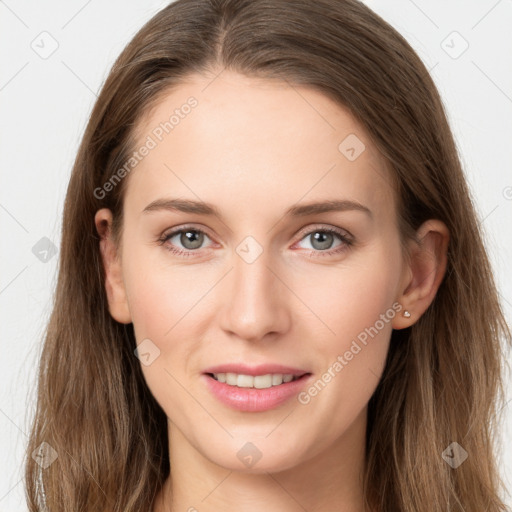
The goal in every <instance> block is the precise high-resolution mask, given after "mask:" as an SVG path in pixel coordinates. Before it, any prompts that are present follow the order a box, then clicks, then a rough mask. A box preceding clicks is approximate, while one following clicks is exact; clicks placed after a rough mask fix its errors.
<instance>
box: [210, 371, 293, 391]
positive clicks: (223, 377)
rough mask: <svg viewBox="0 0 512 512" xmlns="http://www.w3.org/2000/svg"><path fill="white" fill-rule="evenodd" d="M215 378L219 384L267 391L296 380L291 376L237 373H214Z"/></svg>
mask: <svg viewBox="0 0 512 512" xmlns="http://www.w3.org/2000/svg"><path fill="white" fill-rule="evenodd" d="M213 377H214V379H215V380H218V381H219V382H225V383H226V384H229V385H230V386H238V387H239V388H256V389H265V388H271V387H272V386H279V385H281V384H282V383H283V382H285V383H286V382H291V381H292V380H296V377H294V376H293V375H291V374H282V373H274V374H271V373H268V374H267V375H257V376H256V377H254V376H252V375H241V374H237V373H214V374H213Z"/></svg>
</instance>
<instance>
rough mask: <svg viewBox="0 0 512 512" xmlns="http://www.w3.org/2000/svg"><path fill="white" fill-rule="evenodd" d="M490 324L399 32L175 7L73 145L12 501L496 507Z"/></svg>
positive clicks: (296, 15) (476, 234)
mask: <svg viewBox="0 0 512 512" xmlns="http://www.w3.org/2000/svg"><path fill="white" fill-rule="evenodd" d="M304 244H306V245H304ZM501 340H505V341H507V342H509V341H510V332H509V330H508V327H507V325H506V323H505V321H504V318H503V314H502V311H501V309H500V305H499V302H498V298H497V292H496V288H495V285H494V282H493V277H492V274H491V269H490V265H489V262H488V259H487V256H486V253H485V250H484V247H483V244H482V237H481V234H480V231H479V223H478V220H477V218H476V215H475V212H474V209H473V206H472V203H471V200H470V196H469V193H468V189H467V185H466V183H465V180H464V176H463V172H462V170H461V164H460V161H459V158H458V154H457V151H456V147H455V144H454V141H453V136H452V134H451V131H450V128H449V125H448V122H447V119H446V115H445V112H444V109H443V105H442V102H441V100H440V97H439V94H438V92H437V90H436V88H435V86H434V83H433V82H432V80H431V78H430V76H429V74H428V71H427V70H426V69H425V67H424V65H423V64H422V62H421V60H420V59H419V58H418V56H417V55H416V54H415V53H414V51H413V50H412V49H411V47H410V46H409V45H408V44H407V42H406V41H405V40H404V39H403V38H402V37H401V36H400V35H399V34H398V33H397V32H396V31H395V30H394V29H393V28H392V27H390V26H389V25H388V24H387V23H386V22H385V21H383V20H382V19H381V18H379V17H378V16H377V15H375V14H374V13H373V12H372V11H371V10H370V9H368V8H367V7H365V6H364V5H363V4H361V3H359V2H357V1H356V0H348V1H329V0H322V1H320V2H310V1H299V2H297V1H293V2H292V1H290V0H279V1H272V2H271V1H265V0H251V1H242V0H210V1H206V0H178V1H177V2H175V3H173V4H171V5H169V6H168V7H166V8H165V9H163V10H162V11H161V12H159V13H158V14H157V15H156V16H155V17H154V18H153V19H152V20H150V21H149V22H148V23H147V24H146V25H145V26H144V27H143V28H142V29H141V30H140V32H139V33H138V34H137V35H136V36H135V37H134V39H133V40H132V41H131V42H130V43H129V45H128V46H127V47H126V49H125V50H124V51H123V52H122V54H121V56H120V57H119V58H118V60H117V62H116V63H115V64H114V67H113V69H112V70H111V73H110V75H109V77H108V79H107V81H106V83H105V84H104V86H103V89H102V91H101V94H100V96H99V98H98V100H97V102H96V105H95V107H94V110H93V112H92V114H91V118H90V120H89V123H88V126H87V129H86V132H85V134H84V138H83V140H82V144H81V147H80V149H79V152H78V155H77V159H76V162H75V165H74V169H73V173H72V176H71V180H70V184H69V188H68V192H67V197H66V203H65V211H64V222H63V233H62V243H61V260H60V269H59V280H58V285H57V290H56V298H55V305H54V310H53V313H52V317H51V320H50V324H49V326H48V331H47V335H46V339H45V346H44V351H43V356H42V360H41V368H40V378H39V396H38V407H37V412H36V417H35V419H34V426H33V430H32V433H31V440H30V444H29V447H28V452H27V453H28V457H27V468H26V482H27V495H28V502H29V507H30V510H32V511H36V510H37V511H39V510H43V509H45V507H46V509H47V510H52V512H53V511H64V510H66V511H68V510H84V511H89V510H90V511H92V510H94V511H98V510H104V511H107V510H108V511H114V510H119V511H121V510H122V511H132V510H133V511H141V510H148V511H154V512H164V511H166V512H168V511H172V512H175V511H178V510H189V511H194V510H197V511H200V512H202V511H213V510H244V511H253V510H261V509H262V508H263V507H265V508H266V509H267V510H269V511H270V510H276V511H277V510H279V511H295V510H309V511H331V510H340V511H344V512H349V511H350V512H352V511H354V512H355V511H363V510H366V511H375V512H376V511H378V512H384V511H386V512H387V511H415V512H418V511H419V512H421V511H427V510H428V511H429V512H431V511H433V510H434V511H443V512H444V511H447V510H450V511H459V510H460V511H462V510H464V511H466V512H468V511H475V512H476V511H479V512H480V511H482V510H487V511H502V510H506V509H505V505H504V503H503V502H502V501H501V499H500V496H499V492H500V485H501V483H500V479H499V476H498V473H497V468H496V461H495V455H494V445H493V437H492V434H493V426H494V424H495V423H494V422H496V412H497V411H498V410H499V409H498V408H499V398H500V397H501V394H502V392H503V390H502V376H501V373H500V362H501V357H502V347H501V345H500V344H501ZM500 392H501V394H500Z"/></svg>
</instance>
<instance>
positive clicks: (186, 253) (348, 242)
mask: <svg viewBox="0 0 512 512" xmlns="http://www.w3.org/2000/svg"><path fill="white" fill-rule="evenodd" d="M187 231H193V232H194V233H202V234H204V235H206V236H208V234H207V233H206V232H205V231H203V230H202V229H198V228H194V227H187V226H185V227H181V228H179V229H176V230H174V231H171V232H169V233H164V234H163V235H162V236H161V237H160V238H159V239H158V242H159V245H162V246H164V247H165V249H166V250H168V251H170V252H171V253H173V254H176V255H178V256H183V257H194V256H195V254H194V253H196V252H198V251H199V249H188V250H182V249H176V248H175V247H170V246H169V245H166V242H167V241H168V240H169V239H171V238H172V237H173V236H175V235H177V234H180V233H184V232H187ZM313 233H330V234H333V235H336V236H337V237H339V239H340V240H341V242H342V244H340V245H339V246H338V247H336V248H335V249H329V250H325V251H321V250H314V249H311V254H310V256H311V257H314V258H317V257H324V256H334V255H336V254H339V253H341V252H343V251H346V250H347V249H349V248H350V247H351V246H352V245H353V243H354V242H353V240H352V239H351V238H350V237H349V236H347V235H345V234H344V232H343V231H341V230H339V229H336V228H332V227H329V228H325V227H323V228H314V229H312V230H310V231H308V232H307V233H304V235H303V236H302V238H301V239H300V240H299V242H300V241H302V240H303V239H304V238H306V237H308V236H309V235H312V234H313ZM208 238H210V237H208ZM313 255H314V256H313Z"/></svg>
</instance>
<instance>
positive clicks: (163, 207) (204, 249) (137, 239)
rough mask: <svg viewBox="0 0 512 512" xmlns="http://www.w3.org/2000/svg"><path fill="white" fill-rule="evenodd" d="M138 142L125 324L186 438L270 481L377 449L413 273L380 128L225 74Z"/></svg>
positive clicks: (157, 119)
mask: <svg viewBox="0 0 512 512" xmlns="http://www.w3.org/2000/svg"><path fill="white" fill-rule="evenodd" d="M190 97H193V98H194V99H195V101H189V102H188V105H192V104H193V106H191V107H190V108H188V107H184V106H185V105H187V100H188V98H190ZM176 109H178V112H177V114H176V116H175V119H174V120H173V121H172V122H173V126H172V129H169V126H168V125H167V126H166V125H165V124H163V126H164V127H166V128H167V132H168V133H167V132H166V130H165V129H164V128H162V125H161V123H165V122H166V121H169V117H170V115H171V114H172V113H173V112H175V111H176ZM158 128H160V129H158ZM137 133H138V139H139V144H138V145H137V148H139V147H140V146H142V145H143V144H147V145H148V146H151V147H150V150H149V151H147V152H146V151H143V152H144V153H147V154H146V155H145V156H143V158H141V159H140V161H139V162H138V163H137V165H136V167H135V168H134V169H133V170H132V171H131V172H130V174H129V176H128V177H126V178H125V179H126V180H128V181H127V183H126V186H127V188H126V193H125V198H124V220H123V234H122V242H121V247H120V248H119V251H120V255H121V258H120V260H119V276H120V278H119V281H118V282H117V283H115V282H114V280H113V281H112V284H111V286H112V288H113V289H114V291H113V292H111V293H118V294H119V295H118V297H125V298H121V299H119V298H118V299H113V298H112V297H111V313H112V314H113V316H114V317H116V318H117V319H118V320H119V321H124V322H133V326H134V330H135V334H136V339H137V343H138V344H141V345H140V350H139V356H140V358H141V364H142V370H143V373H144V377H145V379H146V381H147V384H148V386H149V388H150V390H151V392H152V393H153V395H154V396H155V398H156V400H157V401H158V402H159V404H160V405H161V407H162V408H163V410H164V411H165V413H166V414H167V416H168V418H169V420H170V433H171V435H175V437H176V439H180V441H179V442H181V443H186V444H187V445H189V446H190V447H192V449H193V450H194V451H195V452H196V453H197V454H199V455H200V456H201V457H205V458H206V459H207V460H209V461H210V462H213V463H214V464H217V465H219V466H222V467H224V468H228V469H233V470H238V471H254V472H257V471H278V470H283V469H287V468H291V467H293V466H297V465H299V464H300V463H302V462H304V461H307V460H309V459H312V458H313V457H315V456H317V455H319V454H321V453H325V452H328V451H329V450H331V449H333V447H335V446H340V445H341V444H343V443H344V444H345V445H347V446H348V445H349V444H350V443H351V442H352V440H353V439H354V436H355V435H358V436H359V438H358V439H361V437H360V436H361V435H363V433H364V426H365V413H366V407H367V403H368V400H369V399H370V397H371V395H372V393H373V392H374V390H375V388H376V386H377V384H378V381H379V378H380V376H381V374H382V371H383V368H384V363H385V359H386V354H387V350H388V345H389V339H390V335H391V331H392V327H393V325H394V324H395V323H396V322H397V317H398V316H399V313H398V311H399V310H400V308H401V306H400V305H398V304H397V298H399V297H400V293H401V292H402V291H403V288H404V283H405V279H406V277H407V276H406V270H405V265H404V259H403V256H402V250H401V246H400V240H399V232H398V228H397V218H396V210H395V197H394V193H393V189H392V187H391V180H390V175H389V173H388V170H387V169H386V167H385V165H384V162H383V160H382V159H381V157H380V155H379V153H378V152H377V151H376V149H375V147H374V146H373V145H372V143H371V141H370V140H369V138H368V136H367V134H366V133H365V131H364V130H363V128H362V127H361V126H360V125H359V124H358V123H357V122H356V121H355V120H354V118H353V117H352V116H351V115H350V114H349V112H348V111H347V110H346V109H344V108H343V107H341V106H340V105H338V104H336V103H334V102H333V101H331V100H330V99H328V98H327V97H325V96H324V95H322V94H321V93H320V92H318V91H315V90H313V89H310V88H305V87H298V86H294V87H291V86H290V85H288V84H286V83H282V82H270V81H264V80H256V79H251V78H248V77H245V76H242V75H238V74H235V73H232V72H228V71H224V72H223V73H222V74H221V75H220V76H218V77H217V78H216V79H214V80H213V81H212V78H211V77H209V78H206V77H203V76H199V75H193V76H191V77H190V78H189V80H188V81H187V82H186V83H183V84H182V85H181V86H180V87H179V88H176V89H173V90H172V91H171V92H169V93H168V94H167V95H165V97H163V99H162V100H161V101H160V102H159V103H158V104H157V105H156V107H155V108H154V109H153V110H152V111H151V112H150V113H149V114H148V115H147V116H146V117H145V118H144V120H143V121H142V122H141V123H140V125H139V127H138V130H137ZM150 139H151V141H152V142H150ZM160 139H161V140H160ZM177 200H179V201H177ZM196 202H200V203H204V204H206V205H208V208H207V207H205V206H204V204H203V205H202V207H200V206H201V205H199V206H198V205H195V206H194V204H193V203H196ZM327 202H330V206H331V208H326V207H325V204H326V203H327ZM316 203H321V204H324V207H318V206H317V207H316V208H314V207H313V206H312V205H313V204H316ZM328 206H329V204H328ZM212 212H213V213H212ZM121 288H122V290H121V291H120V289H121ZM116 290H117V291H116ZM123 301H124V302H123ZM123 308H124V309H123ZM122 311H124V313H123V312H122ZM273 365H275V366H273ZM281 367H285V368H281ZM212 373H214V374H221V375H220V376H219V375H217V378H218V379H219V380H215V378H214V377H212V376H211V375H209V374H212ZM226 373H227V374H234V375H230V376H229V375H228V376H224V377H223V376H222V374H226ZM237 374H240V375H237ZM278 374H284V375H293V381H291V382H283V383H282V384H279V382H280V381H281V378H280V377H279V375H278ZM254 375H256V376H260V378H259V379H258V378H254ZM263 375H270V377H263ZM224 378H227V380H228V383H222V382H219V381H220V380H223V379H224ZM290 378H291V377H284V380H285V381H287V380H289V379H290ZM272 382H274V383H275V384H276V385H275V386H274V385H273V386H272V387H268V386H270V385H271V384H272ZM235 384H236V385H235ZM245 386H249V387H245ZM252 386H256V388H254V387H252ZM173 432H174V434H173ZM177 442H178V441H177ZM248 443H251V444H248ZM258 453H259V454H260V455H258ZM247 454H249V455H253V456H254V455H256V457H259V456H261V458H260V460H259V461H258V462H257V464H255V465H254V467H251V465H250V464H249V463H248V462H247V461H248V460H249V459H244V457H245V456H246V455H247Z"/></svg>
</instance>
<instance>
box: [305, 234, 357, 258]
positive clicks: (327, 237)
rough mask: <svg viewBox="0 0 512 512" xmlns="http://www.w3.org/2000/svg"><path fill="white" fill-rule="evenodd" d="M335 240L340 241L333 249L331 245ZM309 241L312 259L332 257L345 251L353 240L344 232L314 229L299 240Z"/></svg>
mask: <svg viewBox="0 0 512 512" xmlns="http://www.w3.org/2000/svg"><path fill="white" fill-rule="evenodd" d="M336 238H338V240H340V243H339V244H338V245H335V246H334V249H331V248H332V247H333V243H335V240H336ZM303 240H309V242H310V246H311V247H310V248H311V249H312V254H311V256H312V257H316V256H332V255H333V254H338V253H340V252H342V251H345V250H346V249H347V248H348V247H350V246H351V245H352V244H353V240H352V239H351V237H350V236H349V235H348V233H346V232H345V231H342V230H340V229H337V228H332V227H329V228H316V229H314V230H312V231H309V232H307V233H306V235H305V236H304V237H303V238H302V239H301V242H302V241H303Z"/></svg>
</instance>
